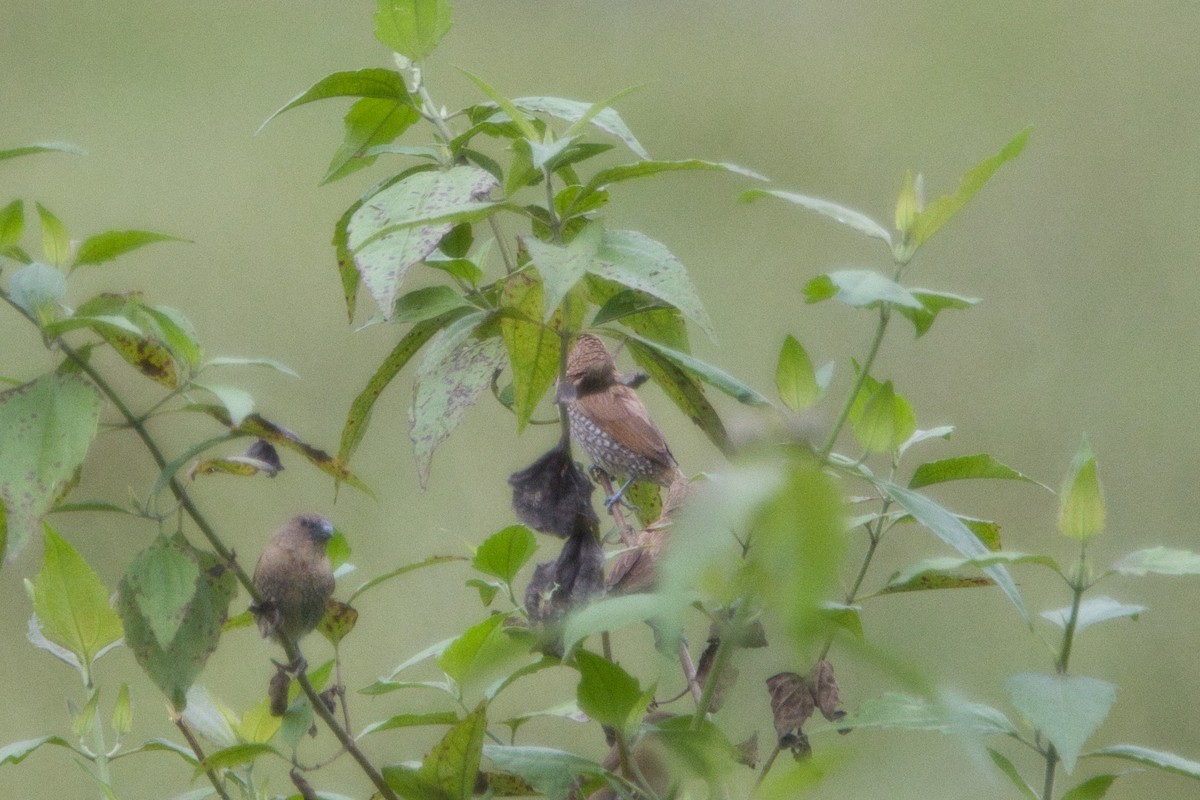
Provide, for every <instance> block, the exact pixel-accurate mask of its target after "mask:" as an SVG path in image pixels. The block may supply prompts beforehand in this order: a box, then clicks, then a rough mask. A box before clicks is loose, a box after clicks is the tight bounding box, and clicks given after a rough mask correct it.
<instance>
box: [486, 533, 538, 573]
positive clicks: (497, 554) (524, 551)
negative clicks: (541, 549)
mask: <svg viewBox="0 0 1200 800" xmlns="http://www.w3.org/2000/svg"><path fill="white" fill-rule="evenodd" d="M537 546H538V545H537V537H535V536H534V535H533V531H531V530H529V528H526V527H525V526H524V525H509V526H508V527H507V528H503V529H502V530H499V531H496V532H495V533H493V534H492V535H491V536H489V537H488V538H487V539H485V540H484V541H483V544H481V545H479V549H478V550H476V551H475V560H474V561H472V562H471V566H473V567H475V569H477V570H479V571H480V572H482V573H483V574H484V575H491V576H493V577H496V578H499V579H500V580H502V581H504V582H505V583H512V581H513V578H515V577H516V575H517V573H518V572H519V571H520V569H521V567H523V566H525V562H527V561H529V559H530V558H531V557H532V556H533V554H534V552H535V551H536V550H537Z"/></svg>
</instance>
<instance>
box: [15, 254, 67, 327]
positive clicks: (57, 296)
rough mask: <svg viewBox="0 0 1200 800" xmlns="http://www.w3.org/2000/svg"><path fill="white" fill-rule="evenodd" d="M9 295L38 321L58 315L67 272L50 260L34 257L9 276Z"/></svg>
mask: <svg viewBox="0 0 1200 800" xmlns="http://www.w3.org/2000/svg"><path fill="white" fill-rule="evenodd" d="M8 280H9V283H8V291H9V297H11V298H12V301H13V302H14V303H16V304H17V305H18V306H20V307H21V308H23V309H25V311H27V312H28V313H29V314H30V315H31V316H32V317H34V319H36V320H37V321H38V323H39V324H41V325H46V324H47V323H49V322H51V321H52V320H53V319H54V318H55V317H56V316H58V313H59V308H60V304H61V302H62V299H63V298H64V297H66V295H67V276H66V275H64V274H63V272H62V270H60V269H55V268H54V267H52V266H50V265H49V264H43V263H42V262H40V261H34V262H33V263H31V264H26V265H25V266H23V267H21V268H20V269H18V270H17V271H16V272H14V273H13V274H12V275H11V276H10V277H9V279H8Z"/></svg>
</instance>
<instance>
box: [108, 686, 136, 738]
mask: <svg viewBox="0 0 1200 800" xmlns="http://www.w3.org/2000/svg"><path fill="white" fill-rule="evenodd" d="M112 729H113V731H114V732H115V733H116V734H117V736H124V735H125V734H127V733H129V732H130V731H131V730H133V701H132V700H130V699H129V684H128V683H122V684H121V689H120V691H118V692H117V702H116V703H114V704H113V711H112Z"/></svg>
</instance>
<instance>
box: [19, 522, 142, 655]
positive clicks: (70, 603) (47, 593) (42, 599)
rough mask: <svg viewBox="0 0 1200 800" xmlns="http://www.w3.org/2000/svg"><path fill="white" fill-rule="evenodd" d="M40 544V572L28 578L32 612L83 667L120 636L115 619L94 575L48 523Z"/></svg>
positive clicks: (106, 595)
mask: <svg viewBox="0 0 1200 800" xmlns="http://www.w3.org/2000/svg"><path fill="white" fill-rule="evenodd" d="M45 543H46V547H45V554H44V555H43V557H42V568H41V570H40V571H39V572H38V574H37V577H36V578H34V580H33V610H34V611H35V612H36V613H37V615H38V619H39V620H40V621H41V624H42V629H43V630H44V631H45V634H46V636H47V637H48V638H49V639H51V640H52V641H55V642H57V643H59V644H61V645H62V646H64V647H66V648H67V649H68V650H70V651H71V652H72V653H74V654H75V655H76V656H77V657H78V658H79V660H80V662H81V663H82V664H83V665H84V666H85V668H89V665H90V664H91V663H92V661H94V660H95V658H96V656H97V655H98V654H99V653H100V651H101V650H103V649H104V648H105V647H108V646H109V645H110V644H112V643H113V642H115V641H117V640H118V639H120V638H121V635H122V630H121V620H120V619H119V618H118V617H117V614H116V612H115V611H113V610H112V607H111V606H109V604H108V590H107V589H105V588H104V584H103V583H101V582H100V579H99V578H98V577H96V573H95V572H93V571H92V568H91V567H89V566H88V564H87V562H86V561H84V560H83V557H82V556H80V555H79V553H78V552H76V550H75V549H74V548H73V547H71V545H70V544H69V543H68V542H67V541H66V540H65V539H63V538H62V537H61V536H59V535H58V534H57V533H55V532H54V530H53V529H52V528H51V527H50V526H49V525H46V534H45Z"/></svg>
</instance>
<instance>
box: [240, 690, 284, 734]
mask: <svg viewBox="0 0 1200 800" xmlns="http://www.w3.org/2000/svg"><path fill="white" fill-rule="evenodd" d="M282 725H283V718H282V717H276V716H273V715H272V714H271V708H270V701H269V700H268V699H267V698H266V697H264V698H262V699H260V700H259V701H258V702H257V703H255V704H254V705H253V706H251V707H250V709H249V710H248V711H246V713H245V714H243V715H242V719H241V721H240V722H238V723H237V725H236V726H235V728H234V732H235V733H236V734H237V737H238V738H239V739H241V740H242V741H243V742H247V743H251V744H265V743H266V742H269V741H271V739H272V738H273V737H274V736H275V734H276V733H278V732H279V729H280V727H282Z"/></svg>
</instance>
